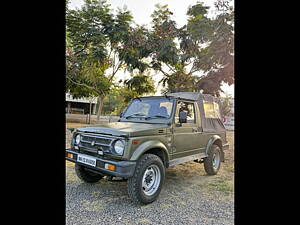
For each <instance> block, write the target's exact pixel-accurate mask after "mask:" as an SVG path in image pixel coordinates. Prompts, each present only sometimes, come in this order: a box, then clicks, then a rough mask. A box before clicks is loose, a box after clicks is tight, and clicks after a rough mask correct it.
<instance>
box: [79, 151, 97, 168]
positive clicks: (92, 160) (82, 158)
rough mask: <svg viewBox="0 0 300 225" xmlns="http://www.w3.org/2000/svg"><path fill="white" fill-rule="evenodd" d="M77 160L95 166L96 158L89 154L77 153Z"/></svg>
mask: <svg viewBox="0 0 300 225" xmlns="http://www.w3.org/2000/svg"><path fill="white" fill-rule="evenodd" d="M77 162H81V163H84V164H86V165H90V166H94V167H96V159H95V158H94V157H91V156H87V155H81V154H78V156H77Z"/></svg>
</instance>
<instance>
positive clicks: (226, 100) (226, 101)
mask: <svg viewBox="0 0 300 225" xmlns="http://www.w3.org/2000/svg"><path fill="white" fill-rule="evenodd" d="M231 100H232V96H231V95H228V94H227V95H226V96H225V97H223V98H220V103H219V106H220V113H221V115H222V117H223V118H224V117H225V116H228V115H229V114H230V113H231V105H230V101H231Z"/></svg>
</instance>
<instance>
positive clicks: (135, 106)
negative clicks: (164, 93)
mask: <svg viewBox="0 0 300 225" xmlns="http://www.w3.org/2000/svg"><path fill="white" fill-rule="evenodd" d="M172 108H173V100H172V99H167V98H144V99H143V98H139V99H134V100H133V101H132V103H131V104H130V105H129V107H128V109H127V110H126V112H125V113H124V115H123V117H124V118H126V119H129V118H140V117H144V118H145V119H154V118H159V119H163V118H170V116H171V113H172Z"/></svg>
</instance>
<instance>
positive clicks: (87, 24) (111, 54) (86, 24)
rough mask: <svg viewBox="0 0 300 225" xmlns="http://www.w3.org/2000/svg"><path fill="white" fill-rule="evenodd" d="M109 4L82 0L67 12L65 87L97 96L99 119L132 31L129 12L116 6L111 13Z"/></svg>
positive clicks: (122, 60) (78, 94)
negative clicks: (115, 9) (82, 1)
mask: <svg viewBox="0 0 300 225" xmlns="http://www.w3.org/2000/svg"><path fill="white" fill-rule="evenodd" d="M109 7H110V5H109V4H107V3H106V0H85V4H84V5H83V7H82V8H81V9H76V10H71V9H67V13H66V23H67V35H68V37H67V53H66V58H67V63H66V65H67V71H66V77H67V89H68V91H70V92H71V94H74V95H75V96H77V97H87V96H97V97H98V112H97V118H98V119H99V117H100V113H101V110H102V105H103V99H104V98H105V96H106V95H107V94H108V93H109V92H110V89H111V87H112V85H113V82H114V78H115V75H116V73H117V72H118V71H119V70H120V69H121V68H122V67H124V66H125V61H126V60H127V59H126V58H124V55H126V54H125V53H127V52H126V51H127V50H130V47H129V48H128V47H126V43H127V42H128V39H129V37H130V36H132V33H134V29H133V28H132V27H131V23H132V16H131V14H130V12H129V11H128V10H126V9H123V10H121V9H119V10H118V11H117V13H116V15H114V14H113V13H112V12H111V10H110V8H109ZM127 54H128V53H127ZM127 61H128V60H127ZM133 67H136V66H133Z"/></svg>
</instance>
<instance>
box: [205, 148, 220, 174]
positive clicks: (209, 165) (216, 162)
mask: <svg viewBox="0 0 300 225" xmlns="http://www.w3.org/2000/svg"><path fill="white" fill-rule="evenodd" d="M220 167H221V149H220V147H219V146H218V145H212V146H211V148H210V149H209V151H208V156H207V157H206V158H205V159H204V169H205V172H206V173H207V174H208V175H216V174H217V173H218V171H219V169H220Z"/></svg>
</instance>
